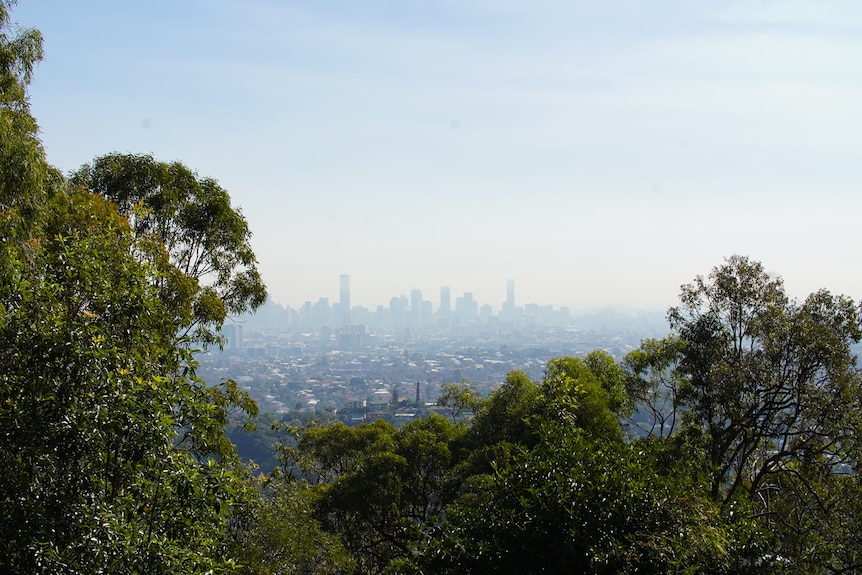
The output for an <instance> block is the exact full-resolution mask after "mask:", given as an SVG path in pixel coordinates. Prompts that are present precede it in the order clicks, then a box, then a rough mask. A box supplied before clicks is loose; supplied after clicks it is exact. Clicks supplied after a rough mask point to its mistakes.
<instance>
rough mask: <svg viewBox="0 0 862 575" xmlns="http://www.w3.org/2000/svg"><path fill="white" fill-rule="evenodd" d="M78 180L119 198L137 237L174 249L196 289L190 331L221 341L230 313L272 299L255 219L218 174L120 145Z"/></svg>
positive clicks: (187, 320)
mask: <svg viewBox="0 0 862 575" xmlns="http://www.w3.org/2000/svg"><path fill="white" fill-rule="evenodd" d="M71 181H72V183H73V184H74V185H78V186H81V187H84V188H86V189H88V190H90V191H92V192H94V193H98V194H101V195H103V196H105V197H106V198H108V199H109V200H111V201H113V202H114V203H116V204H117V206H118V207H119V210H120V213H121V214H123V215H125V216H127V217H128V218H129V219H130V222H131V225H132V229H133V230H134V233H135V236H136V237H137V238H139V239H143V238H153V239H154V240H155V241H157V242H158V243H159V244H160V245H162V246H164V248H165V249H166V250H167V253H168V254H169V257H170V263H171V265H173V266H174V267H175V268H176V270H177V272H178V274H179V278H181V279H185V280H186V286H187V288H188V289H189V290H190V292H191V293H190V294H189V295H190V297H191V298H192V302H191V307H192V313H191V315H190V316H182V317H183V319H184V322H183V325H182V326H181V327H182V328H183V334H188V335H190V336H191V338H192V339H193V340H195V341H198V342H201V343H204V344H211V343H218V342H219V339H218V337H217V332H218V330H219V329H220V328H221V326H222V324H223V323H224V320H225V318H226V317H227V315H228V314H234V315H236V314H240V313H243V312H245V311H247V310H249V309H251V310H254V309H257V308H258V307H260V306H261V305H263V303H264V302H265V301H266V288H265V287H264V285H263V282H262V280H261V277H260V273H259V272H258V270H257V260H256V258H255V255H254V252H253V251H252V248H251V244H250V239H251V231H250V230H249V228H248V223H247V222H246V220H245V217H244V216H243V215H242V213H241V212H240V211H239V210H238V209H236V208H234V207H232V206H231V203H230V196H229V195H228V193H227V191H226V190H224V189H223V188H222V187H221V186H219V185H218V183H217V182H216V181H215V180H213V179H211V178H199V177H198V176H197V175H196V174H195V173H193V172H192V171H191V170H189V169H188V168H187V167H186V166H184V165H183V164H181V163H179V162H173V163H164V162H158V161H156V160H155V159H153V157H152V156H147V155H132V154H117V153H115V154H108V155H106V156H102V157H100V158H96V159H95V160H94V161H93V163H92V164H88V165H84V166H82V167H81V168H80V169H79V170H78V171H77V172H75V173H74V174H73V175H72V178H71ZM167 292H168V294H167V295H168V296H169V297H171V296H175V295H176V293H177V290H176V289H175V288H174V286H173V285H171V286H170V289H168V290H167Z"/></svg>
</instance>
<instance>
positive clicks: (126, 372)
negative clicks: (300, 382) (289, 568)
mask: <svg viewBox="0 0 862 575" xmlns="http://www.w3.org/2000/svg"><path fill="white" fill-rule="evenodd" d="M12 5H13V2H11V1H9V0H0V238H2V243H0V255H2V257H0V342H2V345H0V430H2V431H0V467H2V469H3V473H2V474H0V570H2V571H3V572H5V573H28V574H31V573H82V572H83V573H97V572H110V573H142V572H146V573H212V572H221V571H224V570H227V569H231V568H232V566H233V561H232V559H231V558H230V556H229V555H227V554H226V553H225V550H226V544H227V533H228V525H229V518H230V516H231V514H232V510H233V507H234V505H235V504H236V502H237V499H238V498H239V497H241V496H242V494H243V490H242V489H241V487H242V476H241V475H240V473H239V472H238V469H237V467H236V465H237V462H236V457H235V452H234V450H233V447H232V446H231V445H230V443H229V442H228V441H227V440H226V438H225V436H224V425H225V422H226V421H227V416H228V413H229V412H230V411H232V410H234V409H240V410H245V411H247V412H248V413H249V414H251V415H253V414H254V412H255V410H256V407H255V405H254V402H253V401H251V400H250V398H249V397H248V396H247V395H245V394H244V393H242V392H240V391H239V389H238V388H237V386H236V384H235V383H233V382H231V381H226V382H223V383H222V384H221V385H217V386H209V385H207V384H205V383H204V382H202V381H201V380H200V379H198V378H197V377H196V375H195V366H196V363H195V360H194V356H193V353H192V352H191V351H190V349H189V346H187V345H185V342H183V341H181V340H180V339H178V338H177V333H178V332H179V331H180V330H182V329H183V328H187V327H188V326H189V325H190V323H189V320H188V318H194V317H198V318H206V317H210V316H205V315H203V314H201V313H199V312H198V311H197V310H196V308H195V307H194V306H195V302H201V301H202V299H201V297H200V295H201V294H202V293H203V291H202V290H197V289H184V287H183V286H186V287H189V286H190V285H191V284H194V282H190V281H185V280H186V279H187V278H189V277H190V276H187V275H185V272H183V271H182V270H180V269H179V268H178V267H177V266H176V265H175V263H172V261H171V258H170V257H169V252H168V249H167V245H166V244H165V243H163V242H161V241H160V240H159V239H158V238H157V237H156V236H154V235H153V234H148V235H147V236H146V237H142V236H140V235H136V234H135V233H134V230H133V229H132V227H131V226H130V225H129V218H127V217H124V216H123V215H121V214H120V213H118V210H117V207H116V205H115V204H113V203H112V202H110V201H109V200H108V199H107V198H105V197H103V196H100V195H96V194H91V193H89V192H88V191H86V190H82V189H80V188H77V187H70V186H68V185H67V182H66V181H65V179H64V178H63V177H62V176H61V175H60V174H59V172H58V171H57V170H55V169H53V168H51V167H50V166H49V164H48V162H47V160H46V158H45V154H44V150H43V149H42V146H41V144H40V143H39V141H38V138H37V137H36V124H35V121H33V119H32V117H31V116H30V111H29V105H28V102H27V98H26V85H27V82H28V81H29V78H30V74H31V73H32V69H33V66H34V65H35V64H36V62H38V60H39V58H40V57H41V36H40V35H39V34H38V32H35V31H26V30H25V31H21V32H15V33H13V32H12V26H11V24H10V19H9V9H10V8H11V6H12ZM194 287H195V286H194V285H191V288H194ZM195 294H196V295H198V296H199V297H197V298H194V297H191V296H192V295H195ZM201 321H204V319H201Z"/></svg>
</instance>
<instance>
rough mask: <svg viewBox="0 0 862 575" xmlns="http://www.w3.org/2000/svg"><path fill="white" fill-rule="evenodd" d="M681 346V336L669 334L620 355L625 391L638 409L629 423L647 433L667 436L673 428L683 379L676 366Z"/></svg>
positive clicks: (682, 343)
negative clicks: (624, 373) (624, 354)
mask: <svg viewBox="0 0 862 575" xmlns="http://www.w3.org/2000/svg"><path fill="white" fill-rule="evenodd" d="M684 349H685V342H684V341H683V340H682V339H680V338H679V337H678V336H675V335H669V336H667V337H665V338H662V339H645V340H644V341H642V342H641V345H640V347H639V348H638V349H635V350H632V351H631V352H629V353H628V354H626V356H625V357H624V358H623V366H624V369H625V372H626V383H625V385H626V390H627V393H628V396H629V397H630V399H631V401H632V402H634V403H635V404H636V406H637V407H638V409H639V412H638V414H637V416H636V417H635V418H633V419H631V422H632V423H633V425H634V426H635V427H636V428H637V430H638V431H639V432H641V433H645V434H646V435H647V436H653V435H658V436H659V437H667V436H670V435H671V434H673V432H674V431H675V429H676V424H677V414H678V412H679V409H680V407H681V404H680V389H681V388H682V387H683V386H684V384H685V379H684V377H683V376H682V374H680V373H679V372H678V371H676V369H675V368H676V366H677V364H678V363H679V361H680V359H681V358H682V353H683V350H684Z"/></svg>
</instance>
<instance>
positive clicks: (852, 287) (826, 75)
mask: <svg viewBox="0 0 862 575" xmlns="http://www.w3.org/2000/svg"><path fill="white" fill-rule="evenodd" d="M13 19H14V20H17V21H18V22H19V23H20V24H21V25H24V26H32V27H36V28H39V29H40V30H41V31H42V32H43V34H44V36H45V48H46V59H45V61H44V62H43V63H42V64H41V65H40V67H39V69H38V70H37V73H36V79H35V81H34V83H33V85H32V87H31V102H32V109H33V113H34V115H35V116H36V118H37V120H38V121H39V123H40V126H41V130H42V137H43V141H44V144H45V147H46V149H47V152H48V157H49V160H50V161H51V162H52V163H54V164H55V165H57V166H58V167H59V168H61V169H62V170H64V171H69V170H72V169H74V168H76V167H78V166H79V165H81V164H82V163H84V162H87V161H90V160H92V159H93V158H94V157H97V156H99V155H102V154H105V153H108V152H112V151H120V152H140V153H152V154H153V155H155V156H156V157H157V158H159V159H162V160H180V161H183V162H184V163H186V164H187V165H188V166H189V167H191V168H192V169H194V170H196V171H197V172H198V173H199V174H201V175H204V176H211V177H214V178H216V179H218V180H219V181H220V182H221V184H222V185H223V186H224V187H225V188H227V189H228V190H229V191H230V193H231V195H232V197H233V199H234V202H235V203H236V204H237V205H239V206H241V208H242V210H243V213H244V214H245V215H246V217H247V218H248V220H249V222H250V225H251V228H252V231H253V232H254V246H255V249H256V251H257V253H258V256H259V260H260V264H261V270H262V272H263V274H264V279H265V280H266V282H267V284H268V285H269V287H270V291H271V294H272V297H273V299H275V300H276V301H278V302H280V303H283V304H287V305H291V306H294V307H296V306H299V305H301V304H302V303H303V302H304V301H307V300H311V301H316V300H317V299H318V298H319V297H329V298H330V299H331V300H333V301H335V300H337V299H338V276H339V274H342V273H349V274H350V275H351V278H352V282H351V283H352V299H353V302H354V303H355V304H361V305H366V306H376V305H377V304H387V303H388V301H389V298H390V297H392V296H397V295H400V294H407V293H409V291H410V290H411V289H413V288H419V289H421V290H422V291H423V294H424V296H425V298H426V299H431V300H432V301H435V302H436V299H437V294H438V293H439V288H440V286H442V285H448V286H450V287H451V288H452V293H453V295H460V294H461V293H462V292H464V291H472V292H474V295H475V297H476V299H478V300H479V301H480V302H481V303H490V304H491V305H492V306H494V307H495V308H497V307H498V306H499V305H500V303H501V302H502V301H503V300H504V299H505V288H506V279H508V278H514V279H515V283H516V291H517V300H518V303H519V304H524V303H529V302H536V303H541V304H552V305H555V306H560V305H568V306H571V307H572V308H573V309H574V310H583V309H592V308H595V307H598V306H603V305H623V306H627V307H632V308H654V309H663V308H666V307H668V306H669V305H673V304H674V303H675V302H676V297H677V294H678V292H679V286H680V285H681V284H683V283H687V282H689V281H691V279H693V278H694V276H696V275H698V274H706V273H708V272H709V270H710V269H711V268H712V267H713V266H715V265H718V264H720V263H721V262H722V259H723V258H724V257H726V256H729V255H731V254H734V253H741V254H746V255H749V256H751V257H752V258H754V259H757V260H760V261H762V262H763V263H764V265H765V266H766V267H767V269H769V270H770V271H772V272H773V273H776V274H779V275H782V276H783V277H784V279H785V282H786V285H787V288H788V291H789V292H790V293H791V295H794V296H796V297H804V296H805V295H807V294H808V293H809V292H811V291H814V290H816V289H819V288H821V287H825V288H827V289H830V290H832V291H834V292H837V293H845V294H847V295H850V296H852V297H855V298H859V297H862V271H860V265H859V258H858V255H857V252H858V249H857V246H858V245H859V243H860V240H862V233H860V231H859V226H858V223H857V222H858V220H859V214H860V213H862V209H860V208H862V193H860V191H862V190H860V186H862V111H860V102H862V4H859V3H858V2H854V1H845V2H840V1H833V0H824V1H818V2H808V1H806V2H794V1H792V0H784V1H780V2H778V1H763V0H745V1H737V0H728V1H723V2H717V1H715V2H712V1H705V0H655V1H651V2H644V1H636V0H605V1H603V2H583V1H577V0H569V1H547V2H541V1H533V2H526V1H519V0H496V1H491V0H459V1H455V0H444V1H434V0H429V1H421V2H420V1H418V0H399V1H395V0H381V1H376V2H374V1H372V2H361V1H354V2H337V1H336V2H328V1H320V2H291V1H277V0H206V1H204V0H172V1H170V2H167V1H161V0H155V1H154V0H148V1H147V2H142V1H128V2H116V1H107V0H105V1H91V0H79V1H76V2H68V0H22V1H21V2H20V3H19V5H18V6H17V7H16V8H15V9H14V11H13Z"/></svg>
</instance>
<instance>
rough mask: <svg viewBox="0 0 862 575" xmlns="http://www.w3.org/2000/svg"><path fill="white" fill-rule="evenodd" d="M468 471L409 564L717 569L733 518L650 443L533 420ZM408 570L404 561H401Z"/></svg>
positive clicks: (489, 568) (555, 569)
mask: <svg viewBox="0 0 862 575" xmlns="http://www.w3.org/2000/svg"><path fill="white" fill-rule="evenodd" d="M533 424H534V426H535V434H536V438H537V441H536V442H535V444H534V445H533V446H532V447H527V446H525V445H514V446H512V447H511V448H510V449H509V450H506V451H503V452H501V453H500V454H499V456H498V457H497V458H496V459H495V460H494V462H493V465H492V470H491V471H490V473H488V474H483V475H475V476H473V477H471V478H470V480H469V481H468V486H467V488H466V489H465V490H464V493H463V495H462V496H461V497H459V498H458V499H457V500H456V501H455V502H454V503H453V504H451V505H449V506H448V507H447V509H446V521H445V522H443V523H440V524H438V525H436V526H435V527H434V529H433V531H432V532H431V533H430V534H429V536H428V537H427V538H426V539H424V540H423V544H422V545H421V546H420V548H419V549H418V551H417V553H416V554H415V556H414V559H413V562H412V566H413V571H414V572H416V573H443V574H445V573H686V572H695V571H696V570H703V571H704V572H713V573H720V572H726V571H729V570H730V569H729V566H730V565H731V564H732V560H731V555H730V554H731V553H732V552H733V551H734V549H733V548H732V547H731V546H729V545H728V540H729V537H728V535H729V532H730V529H729V527H728V526H727V525H726V524H725V522H724V521H723V520H722V518H721V516H720V513H719V509H718V506H717V505H715V504H714V503H712V502H711V501H710V500H709V499H708V498H705V497H698V496H697V493H698V492H699V491H700V490H699V489H698V487H699V485H698V479H697V476H696V475H692V474H691V473H686V472H681V471H682V470H681V469H678V468H677V469H663V468H662V465H661V464H660V463H659V462H661V461H663V460H665V459H666V458H665V457H664V456H663V454H661V453H660V451H661V450H662V449H663V448H664V447H663V446H662V445H661V444H658V443H647V442H644V441H640V442H632V443H624V442H622V441H620V440H619V439H614V438H609V437H607V436H605V437H596V436H592V435H590V434H588V433H584V430H583V429H579V428H577V427H573V426H572V425H570V424H569V423H568V422H566V421H563V420H561V419H558V418H556V417H549V418H546V417H545V416H544V415H539V416H537V417H536V418H534V419H533ZM405 571H406V570H405Z"/></svg>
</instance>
